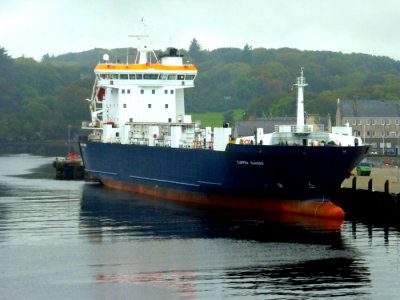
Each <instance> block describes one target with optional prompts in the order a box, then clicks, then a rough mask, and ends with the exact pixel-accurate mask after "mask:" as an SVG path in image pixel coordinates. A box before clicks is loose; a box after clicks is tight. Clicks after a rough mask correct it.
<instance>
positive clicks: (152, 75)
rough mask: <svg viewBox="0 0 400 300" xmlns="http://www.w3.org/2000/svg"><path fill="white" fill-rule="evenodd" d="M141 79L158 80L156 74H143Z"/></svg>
mask: <svg viewBox="0 0 400 300" xmlns="http://www.w3.org/2000/svg"><path fill="white" fill-rule="evenodd" d="M143 79H153V80H155V79H158V74H144V75H143Z"/></svg>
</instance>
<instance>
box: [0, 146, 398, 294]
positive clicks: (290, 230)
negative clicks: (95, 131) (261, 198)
mask: <svg viewBox="0 0 400 300" xmlns="http://www.w3.org/2000/svg"><path fill="white" fill-rule="evenodd" d="M53 160H54V156H52V155H50V154H49V152H46V153H44V154H43V153H42V154H40V155H38V154H31V153H18V154H15V153H2V154H0V299H313V298H314V299H327V298H331V297H337V298H342V299H378V298H381V299H398V298H399V294H400V238H399V236H400V235H399V228H398V227H397V226H396V225H393V224H383V223H380V224H374V223H371V222H367V221H359V220H352V219H351V218H350V217H349V218H347V219H346V220H345V221H344V222H337V221H327V220H325V221H324V220H318V219H314V218H305V217H299V216H287V215H268V214H265V213H259V212H245V211H236V210H228V209H222V208H216V207H206V206H195V205H187V204H181V203H176V202H170V201H166V200H163V199H155V198H150V197H143V196H140V195H134V194H127V193H122V192H118V191H114V190H111V189H107V188H105V187H103V186H101V185H99V184H96V183H85V182H83V181H61V180H55V179H54V177H55V173H54V169H52V166H51V164H52V161H53Z"/></svg>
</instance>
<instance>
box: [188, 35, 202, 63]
mask: <svg viewBox="0 0 400 300" xmlns="http://www.w3.org/2000/svg"><path fill="white" fill-rule="evenodd" d="M189 56H190V57H191V58H192V59H193V61H194V62H195V63H198V62H200V61H202V60H203V59H202V58H203V55H202V53H201V45H200V43H199V42H198V41H197V40H196V39H193V40H192V41H191V42H190V46H189Z"/></svg>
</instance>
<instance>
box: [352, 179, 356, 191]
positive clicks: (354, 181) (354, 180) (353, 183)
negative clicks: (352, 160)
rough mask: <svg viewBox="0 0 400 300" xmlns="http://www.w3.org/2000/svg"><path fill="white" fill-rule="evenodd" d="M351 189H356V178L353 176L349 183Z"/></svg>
mask: <svg viewBox="0 0 400 300" xmlns="http://www.w3.org/2000/svg"><path fill="white" fill-rule="evenodd" d="M351 188H352V189H353V190H355V189H357V177H356V176H354V178H353V181H352V182H351Z"/></svg>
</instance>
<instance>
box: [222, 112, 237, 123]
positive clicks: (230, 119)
mask: <svg viewBox="0 0 400 300" xmlns="http://www.w3.org/2000/svg"><path fill="white" fill-rule="evenodd" d="M233 113H234V112H233V110H228V111H227V112H224V114H223V117H224V124H225V123H228V124H229V125H230V126H233V124H234V123H235V117H234V115H233Z"/></svg>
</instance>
